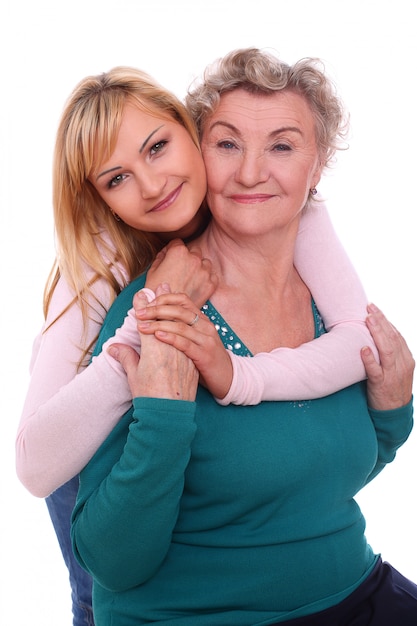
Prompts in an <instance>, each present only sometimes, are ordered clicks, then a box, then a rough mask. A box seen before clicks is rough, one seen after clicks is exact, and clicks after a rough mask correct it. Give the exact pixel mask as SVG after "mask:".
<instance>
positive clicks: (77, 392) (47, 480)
mask: <svg viewBox="0 0 417 626" xmlns="http://www.w3.org/2000/svg"><path fill="white" fill-rule="evenodd" d="M94 295H95V297H96V298H97V299H98V300H99V301H100V302H102V303H103V306H104V308H103V315H101V314H100V313H98V312H97V313H95V312H94V311H95V310H96V309H97V304H96V302H94V305H92V307H91V312H92V313H91V316H90V318H89V324H88V327H87V329H86V334H84V333H83V320H82V317H81V311H80V309H79V307H78V306H77V305H72V306H70V308H69V309H68V310H67V311H66V312H65V314H64V315H63V316H62V317H60V318H59V319H58V320H57V321H56V322H55V323H54V324H53V325H52V326H51V327H50V328H49V329H48V330H47V331H46V332H44V333H41V334H40V335H39V337H38V338H37V340H36V341H35V344H34V350H33V355H32V361H31V380H30V384H29V389H28V392H27V396H26V400H25V403H24V407H23V412H22V415H21V419H20V423H19V427H18V432H17V437H16V470H17V474H18V476H19V478H20V480H21V481H22V483H23V484H24V485H25V486H26V488H27V489H28V490H29V491H30V492H31V493H32V494H33V495H36V496H38V497H45V496H47V495H49V493H51V492H52V491H53V490H54V489H56V488H58V487H59V486H60V485H62V484H63V483H65V482H66V481H67V480H69V479H70V478H72V477H73V476H75V475H76V474H77V473H78V472H79V471H80V470H81V469H82V468H83V467H84V466H85V465H86V463H87V462H88V461H89V460H90V458H91V457H92V456H93V454H94V453H95V452H96V450H97V449H98V447H99V446H100V445H101V444H102V443H103V441H104V439H105V438H106V437H107V435H108V434H109V432H110V431H111V430H112V428H113V427H114V426H115V424H116V423H117V422H118V420H119V419H120V417H121V416H122V415H123V414H124V413H125V411H126V410H127V409H128V408H129V406H130V404H131V393H130V389H129V386H128V384H127V379H126V375H125V373H124V371H123V369H122V367H121V366H120V364H119V363H117V361H115V360H114V359H112V358H111V357H110V356H109V355H108V353H107V352H106V350H105V347H106V345H107V344H105V345H104V348H103V352H102V353H101V354H100V355H99V356H97V357H95V358H94V359H93V360H92V363H91V365H90V366H89V367H88V368H86V369H84V370H82V371H81V372H80V373H77V372H78V369H77V363H78V361H79V359H80V356H81V348H80V347H79V346H85V345H88V344H89V343H90V342H91V341H93V340H94V338H95V337H96V336H97V335H98V333H99V331H100V328H101V325H102V322H103V317H104V314H105V310H106V309H108V308H109V305H110V301H109V295H108V287H107V284H106V283H105V282H104V281H97V282H96V283H94ZM72 297H73V296H72V293H71V291H70V289H69V287H68V285H67V283H66V282H65V280H63V279H61V280H60V281H59V284H58V286H57V288H56V290H55V292H54V294H53V298H52V302H51V306H50V310H49V314H48V319H47V320H46V324H45V327H47V325H48V324H49V323H50V322H51V321H52V320H54V319H55V318H56V316H57V314H59V313H60V312H61V311H62V310H63V309H65V307H66V306H67V305H68V304H69V303H70V302H71V301H72ZM114 340H117V341H119V342H121V343H131V344H133V347H135V348H136V349H137V350H139V348H140V345H139V334H138V332H137V331H136V320H135V317H134V312H133V310H132V311H131V312H130V315H128V316H127V318H126V321H125V324H124V325H123V327H122V328H121V329H119V330H118V332H117V335H116V337H115V339H114ZM109 341H111V340H109Z"/></svg>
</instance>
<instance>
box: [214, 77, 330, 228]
mask: <svg viewBox="0 0 417 626" xmlns="http://www.w3.org/2000/svg"><path fill="white" fill-rule="evenodd" d="M201 145H202V151H203V158H204V162H205V165H206V171H207V181H208V196H207V199H208V204H209V207H210V209H211V212H212V214H213V217H214V219H215V220H216V221H217V222H222V223H229V224H230V226H232V227H236V226H237V225H238V227H239V228H241V229H247V230H248V232H251V233H253V234H256V233H257V232H262V230H265V228H268V229H269V230H271V229H273V228H275V227H277V228H282V227H285V226H286V225H287V224H288V223H289V222H290V221H292V220H293V219H294V218H295V217H296V216H297V215H298V214H299V213H300V210H301V209H302V208H303V206H304V205H305V203H306V201H307V198H308V194H309V190H310V189H311V188H313V187H315V186H316V185H317V183H318V181H319V180H320V174H321V169H322V168H321V166H320V164H319V155H318V150H317V146H316V141H315V126H314V117H313V115H312V112H311V110H310V108H309V106H308V104H307V102H306V101H305V99H304V98H303V97H302V96H300V95H299V94H297V93H294V92H291V91H285V92H277V93H274V94H271V95H254V94H250V93H248V92H246V91H244V90H242V89H237V90H235V91H232V92H229V93H226V94H224V95H223V96H222V97H221V100H220V104H219V106H218V108H217V110H216V111H215V113H214V114H213V116H212V117H211V118H209V119H208V121H207V123H206V126H205V129H204V132H203V137H202V143H201Z"/></svg>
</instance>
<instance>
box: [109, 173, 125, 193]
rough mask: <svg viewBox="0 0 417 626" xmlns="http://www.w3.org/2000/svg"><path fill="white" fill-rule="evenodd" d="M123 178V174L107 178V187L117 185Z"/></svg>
mask: <svg viewBox="0 0 417 626" xmlns="http://www.w3.org/2000/svg"><path fill="white" fill-rule="evenodd" d="M124 179H125V176H124V174H117V176H114V177H113V178H112V179H110V180H109V182H108V184H107V187H108V188H109V189H111V188H112V187H117V185H120V183H121V182H123V181H124Z"/></svg>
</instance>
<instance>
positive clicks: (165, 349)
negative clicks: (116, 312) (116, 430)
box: [109, 293, 199, 402]
mask: <svg viewBox="0 0 417 626" xmlns="http://www.w3.org/2000/svg"><path fill="white" fill-rule="evenodd" d="M135 299H136V302H137V303H138V306H140V305H142V306H146V304H147V299H146V297H145V296H144V295H143V294H141V293H139V294H136V296H135ZM109 354H110V355H111V356H112V357H113V358H115V359H116V360H117V361H119V363H120V364H121V365H122V367H123V369H124V370H125V372H126V374H127V379H128V383H129V386H130V390H131V392H132V397H134V398H135V397H152V398H167V399H171V400H188V401H191V402H193V401H194V400H195V397H196V393H197V385H198V378H199V374H198V371H197V369H196V367H195V365H194V363H193V361H192V360H191V359H189V358H188V357H187V356H186V355H185V354H184V353H183V352H181V351H180V350H177V349H176V348H174V347H173V346H171V345H168V344H166V343H163V342H161V341H158V339H156V338H155V336H154V335H142V336H141V354H140V357H139V355H138V354H137V352H136V351H135V350H134V349H133V348H131V347H130V346H127V345H124V344H117V343H115V344H112V345H111V346H110V348H109Z"/></svg>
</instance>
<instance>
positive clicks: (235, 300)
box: [72, 48, 417, 626]
mask: <svg viewBox="0 0 417 626" xmlns="http://www.w3.org/2000/svg"><path fill="white" fill-rule="evenodd" d="M187 104H188V107H189V109H190V110H191V111H192V114H193V116H194V119H195V120H196V123H197V125H198V128H199V133H200V139H201V146H202V152H203V157H204V161H205V165H206V169H207V177H208V195H207V200H208V205H209V207H210V210H211V213H212V219H211V222H210V224H209V226H208V227H207V229H206V230H205V232H204V233H203V234H202V235H201V236H200V237H199V238H198V239H197V240H196V242H194V243H193V245H196V246H198V248H199V249H200V250H201V253H202V255H203V257H204V258H207V259H209V260H210V261H211V263H212V264H213V268H214V270H215V271H216V273H217V275H218V278H219V281H218V286H217V287H216V289H215V291H214V293H213V295H212V296H211V298H210V300H209V301H208V302H207V303H206V304H205V305H204V306H203V307H202V310H201V311H200V310H198V309H197V308H196V307H195V305H193V303H192V302H191V300H189V299H188V298H187V297H186V296H185V295H183V294H175V293H174V294H170V293H168V292H167V289H165V292H164V290H163V289H161V290H159V291H158V292H157V299H156V302H155V303H152V306H146V305H147V302H146V299H144V298H143V296H141V295H137V296H135V306H136V308H137V315H138V318H139V319H140V323H139V330H140V331H141V341H142V346H141V357H140V360H138V358H137V356H135V354H134V353H132V352H131V351H130V350H129V349H128V348H127V347H122V346H116V347H113V353H114V355H115V356H117V358H118V359H119V360H120V362H121V363H122V364H123V366H124V367H125V368H126V371H127V374H128V380H129V384H130V387H131V390H132V395H133V398H134V399H133V407H132V409H131V410H130V411H128V412H127V413H126V414H125V415H124V417H123V418H122V420H121V421H120V422H119V424H118V425H117V426H116V427H115V428H114V430H113V431H112V433H111V434H110V435H109V437H108V438H107V440H106V441H105V442H104V444H103V445H102V446H101V447H100V448H99V450H98V452H97V453H96V455H95V456H94V457H93V459H92V460H91V461H90V462H89V464H88V465H87V466H86V468H85V469H84V470H83V472H82V473H81V478H80V491H79V495H78V502H77V506H76V508H75V511H74V515H73V526H72V536H73V546H74V550H75V553H76V556H77V558H78V559H79V561H80V563H81V564H82V565H83V567H84V568H86V569H87V570H88V571H89V572H90V573H91V574H92V576H93V578H94V613H95V620H96V624H97V626H104V625H109V626H110V625H112V626H129V625H132V626H133V625H135V626H137V625H139V624H150V623H152V624H160V625H163V626H174V625H178V626H188V625H190V626H235V625H236V626H237V625H239V626H253V625H256V624H257V625H261V624H262V625H267V624H269V625H273V624H288V625H291V626H301V625H306V626H307V625H313V624H314V625H317V626H318V625H320V626H330V625H331V626H334V625H335V624H343V625H348V624H352V625H353V624H355V625H359V624H360V625H368V626H384V625H386V626H388V625H390V626H392V625H393V624H401V625H402V626H411V625H415V622H416V615H417V587H416V586H415V585H414V584H413V583H411V582H410V581H408V580H407V579H405V578H404V577H403V576H402V575H400V574H399V573H398V572H397V571H396V570H395V569H394V568H392V567H391V566H390V565H389V564H387V563H386V562H383V561H382V560H381V557H380V556H379V555H378V554H377V553H375V552H374V550H373V549H372V548H371V546H370V545H369V544H368V543H367V541H366V538H365V535H364V529H365V520H364V517H363V514H362V512H361V510H360V508H359V506H358V504H357V503H356V501H355V499H354V498H355V495H356V494H357V493H358V492H359V491H360V490H361V489H362V488H363V487H364V486H365V485H366V484H367V483H368V482H369V481H371V480H372V479H373V478H374V477H375V476H376V475H377V474H378V473H379V472H380V471H381V470H382V469H383V467H384V466H385V465H386V464H387V463H389V462H391V461H392V460H393V459H394V457H395V454H396V450H397V449H398V448H399V447H400V446H401V445H402V444H403V443H404V442H405V441H406V439H407V437H408V435H409V433H410V431H411V428H412V413H413V410H412V396H411V391H412V375H413V369H414V361H413V358H412V356H411V354H410V352H409V350H408V349H407V346H406V344H405V342H404V340H403V338H402V337H401V335H400V334H399V333H398V332H397V331H396V330H395V329H394V328H393V327H392V326H391V325H390V324H389V323H388V322H387V320H385V318H384V316H383V315H382V314H381V313H380V312H379V311H378V310H377V309H376V308H373V309H372V319H373V322H374V324H373V325H372V328H371V331H372V333H373V336H374V339H375V342H376V345H377V347H378V350H379V354H380V363H378V362H377V361H376V360H375V359H374V357H373V356H372V353H371V352H370V351H366V350H365V351H364V353H363V359H364V362H365V365H366V366H367V372H368V378H369V380H368V401H367V395H366V391H367V390H366V383H357V384H354V385H351V386H349V387H347V388H345V389H343V390H341V391H339V392H337V393H334V394H332V395H330V396H326V397H323V398H319V399H315V400H304V401H291V402H284V401H281V402H277V401H269V402H268V401H263V402H261V403H259V404H258V405H254V406H236V405H232V404H230V405H228V406H220V405H219V403H218V402H216V400H215V399H214V398H213V396H212V395H211V394H210V393H209V392H208V391H207V389H205V388H204V387H203V386H201V385H200V386H199V385H198V379H199V375H201V376H202V378H203V379H204V380H207V378H208V377H210V376H212V377H214V378H215V377H216V375H217V374H218V372H219V371H222V368H223V367H227V361H226V360H225V359H229V357H228V355H227V352H226V351H225V350H224V346H226V347H228V348H229V350H230V351H232V352H234V353H236V354H241V355H246V356H247V359H248V361H250V359H251V358H255V356H256V355H257V354H259V353H268V352H270V351H272V350H273V349H276V348H279V347H282V348H290V349H291V348H295V347H297V346H299V345H300V344H304V343H306V342H309V341H311V340H312V339H314V338H315V337H318V336H320V335H322V334H323V333H325V332H326V331H325V329H324V326H323V324H322V321H321V317H320V312H319V311H318V310H317V308H316V306H315V303H314V301H313V299H312V296H311V293H310V291H309V289H308V288H307V286H306V285H305V283H304V282H303V281H302V280H301V278H300V276H299V274H298V272H297V271H296V269H295V266H294V249H295V241H296V236H297V232H298V227H299V221H300V215H301V212H302V210H303V208H304V206H305V204H306V202H307V199H308V198H309V195H310V194H311V193H312V191H313V190H314V189H315V188H316V186H317V184H318V182H319V180H320V177H321V175H322V172H323V168H324V167H325V166H326V165H327V164H328V162H329V159H331V158H332V156H333V154H334V151H335V149H337V148H338V145H339V140H340V138H341V137H342V136H343V124H344V118H343V115H342V114H341V112H342V108H341V106H340V103H339V101H338V98H337V97H336V95H335V93H334V90H333V88H332V85H331V83H330V81H329V80H328V79H327V78H326V76H325V74H324V72H323V70H322V68H321V67H320V66H319V65H318V64H317V62H316V61H313V60H302V61H300V62H299V63H296V64H295V65H293V66H289V65H287V64H285V63H282V62H281V61H280V60H279V59H277V58H275V57H274V56H272V55H269V54H267V53H264V52H262V51H260V50H257V49H252V48H250V49H246V50H237V51H234V52H232V53H230V54H228V55H227V56H226V57H225V58H224V59H221V60H220V61H219V62H218V63H217V64H216V65H215V66H213V67H212V68H209V69H208V70H207V71H206V73H205V75H204V78H203V80H202V82H201V84H200V85H198V86H197V87H195V89H194V90H192V91H191V92H190V93H189V96H188V101H187ZM318 254H319V252H318ZM318 263H319V260H318ZM144 282H145V277H140V278H138V279H136V280H134V281H133V282H132V283H131V284H130V285H129V286H128V287H127V288H126V289H125V290H124V291H123V292H122V293H121V294H120V295H119V297H118V298H117V300H116V301H115V303H114V304H113V306H112V308H111V310H110V312H109V314H108V316H107V318H106V320H105V323H104V326H103V329H102V332H101V335H100V338H99V343H98V345H99V346H101V345H102V344H103V342H104V341H105V340H106V339H107V337H110V336H112V335H113V334H114V331H115V329H116V328H117V327H118V326H120V325H121V324H122V322H123V319H124V316H125V314H126V312H127V311H128V310H129V308H130V307H131V303H132V297H133V296H134V294H135V293H136V292H138V291H139V290H140V289H141V288H142V287H143V285H144ZM97 351H98V349H97ZM224 363H226V366H225V365H224Z"/></svg>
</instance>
